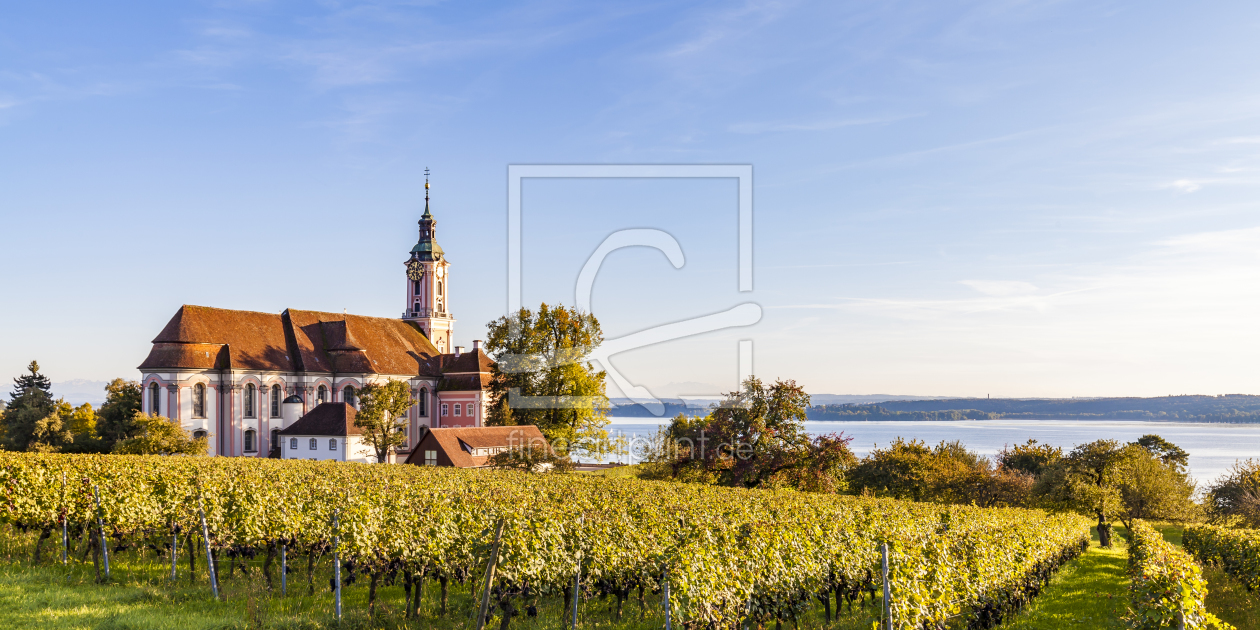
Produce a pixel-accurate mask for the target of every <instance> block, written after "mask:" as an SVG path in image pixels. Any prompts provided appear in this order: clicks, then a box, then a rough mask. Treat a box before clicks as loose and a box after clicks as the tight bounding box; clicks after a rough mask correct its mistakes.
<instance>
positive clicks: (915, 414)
mask: <svg viewBox="0 0 1260 630" xmlns="http://www.w3.org/2000/svg"><path fill="white" fill-rule="evenodd" d="M999 418H1006V419H1036V420H1155V421H1160V420H1163V421H1169V422H1173V421H1175V422H1229V423H1246V422H1260V396H1249V395H1244V394H1228V395H1223V396H1164V397H1161V398H1034V399H1017V398H993V399H989V398H954V399H941V400H890V401H886V402H882V403H879V404H876V405H855V404H848V405H817V406H813V407H810V408H809V419H810V420H844V421H850V422H851V421H854V420H996V419H999Z"/></svg>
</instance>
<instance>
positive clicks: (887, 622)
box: [881, 542, 893, 630]
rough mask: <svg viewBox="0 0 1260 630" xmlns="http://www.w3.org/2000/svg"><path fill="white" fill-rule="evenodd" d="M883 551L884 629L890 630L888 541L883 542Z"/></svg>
mask: <svg viewBox="0 0 1260 630" xmlns="http://www.w3.org/2000/svg"><path fill="white" fill-rule="evenodd" d="M881 550H882V551H883V556H884V562H883V565H884V566H883V574H884V605H883V612H884V630H892V627H893V622H892V585H890V584H889V583H888V543H887V542H885V543H884V544H883V545H882V546H881Z"/></svg>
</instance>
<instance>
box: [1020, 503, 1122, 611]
mask: <svg viewBox="0 0 1260 630" xmlns="http://www.w3.org/2000/svg"><path fill="white" fill-rule="evenodd" d="M1122 532H1123V530H1122V529H1121V528H1120V527H1116V532H1115V534H1114V535H1113V536H1112V540H1113V541H1114V542H1115V546H1114V547H1113V548H1111V549H1102V548H1101V547H1099V546H1098V534H1097V532H1095V533H1094V538H1093V541H1092V542H1091V543H1090V547H1089V550H1088V551H1086V552H1085V554H1084V555H1082V556H1081V557H1080V558H1077V559H1076V560H1073V561H1072V562H1069V563H1068V564H1067V565H1066V566H1064V567H1063V568H1062V569H1059V571H1058V572H1057V573H1055V575H1054V577H1053V578H1051V580H1050V584H1049V585H1048V586H1046V588H1045V589H1043V590H1042V591H1041V595H1039V596H1038V597H1037V598H1036V599H1035V600H1033V602H1032V603H1031V604H1030V605H1028V606H1027V607H1025V608H1024V609H1023V610H1022V611H1020V613H1019V615H1018V616H1016V617H1015V618H1013V619H1011V620H1009V621H1007V622H1006V623H1004V624H1002V626H1001V627H1002V628H1010V629H1018V630H1058V629H1060V628H1073V627H1075V628H1123V627H1124V624H1123V623H1122V622H1121V620H1120V618H1121V617H1122V616H1123V615H1124V613H1125V611H1126V610H1127V608H1128V597H1129V577H1128V575H1126V573H1125V566H1126V563H1127V559H1128V556H1127V547H1126V546H1125V544H1124V541H1123V539H1122V538H1123V537H1122V536H1121V535H1120V534H1121V533H1122Z"/></svg>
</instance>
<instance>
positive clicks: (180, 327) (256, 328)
mask: <svg viewBox="0 0 1260 630" xmlns="http://www.w3.org/2000/svg"><path fill="white" fill-rule="evenodd" d="M190 346H192V347H190ZM225 346H226V347H225ZM292 356H293V355H292V353H290V352H289V347H288V344H287V343H286V342H285V334H284V323H283V322H282V321H281V319H280V316H279V315H273V314H270V313H256V312H253V311H233V310H228V309H223V308H211V307H208V306H192V305H184V306H181V307H180V309H179V310H178V311H176V313H175V316H174V317H172V318H171V321H170V322H168V323H167V324H166V327H165V328H163V329H162V332H160V333H158V336H157V337H156V338H154V339H153V350H152V351H151V352H150V353H149V356H148V358H146V359H145V360H144V363H142V364H140V369H142V370H146V369H152V368H168V367H190V368H198V369H207V368H216V369H226V368H241V369H247V370H276V371H292V370H293V367H294V363H293V359H292ZM212 359H213V360H212Z"/></svg>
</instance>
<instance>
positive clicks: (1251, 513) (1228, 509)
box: [1205, 459, 1260, 529]
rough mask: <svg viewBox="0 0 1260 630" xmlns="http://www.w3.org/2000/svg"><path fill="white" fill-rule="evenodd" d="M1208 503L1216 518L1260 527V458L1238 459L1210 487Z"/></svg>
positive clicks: (1209, 512)
mask: <svg viewBox="0 0 1260 630" xmlns="http://www.w3.org/2000/svg"><path fill="white" fill-rule="evenodd" d="M1205 503H1206V507H1207V511H1208V515H1209V516H1211V517H1212V519H1213V520H1216V521H1222V522H1224V523H1225V524H1227V525H1228V524H1235V523H1236V524H1239V525H1242V526H1244V527H1248V528H1252V529H1256V528H1260V461H1256V460H1254V459H1248V460H1247V461H1244V462H1234V465H1233V467H1231V468H1230V469H1229V472H1227V473H1226V474H1225V475H1224V476H1222V477H1221V478H1220V479H1217V480H1216V482H1215V483H1213V484H1212V485H1211V486H1209V487H1208V491H1207V497H1206V501H1205Z"/></svg>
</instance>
